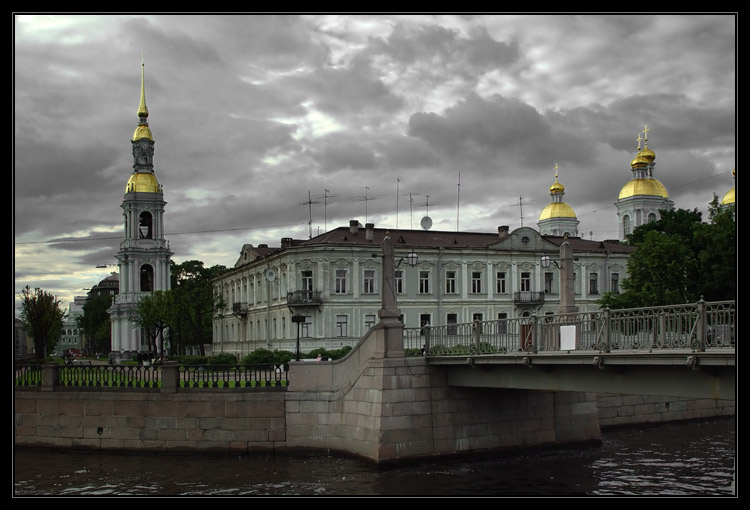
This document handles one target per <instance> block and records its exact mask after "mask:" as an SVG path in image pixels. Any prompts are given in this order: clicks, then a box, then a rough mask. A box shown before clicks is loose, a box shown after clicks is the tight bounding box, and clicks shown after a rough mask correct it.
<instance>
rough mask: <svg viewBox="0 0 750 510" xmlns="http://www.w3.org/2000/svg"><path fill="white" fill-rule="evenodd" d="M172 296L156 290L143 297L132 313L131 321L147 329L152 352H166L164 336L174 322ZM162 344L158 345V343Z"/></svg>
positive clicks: (166, 292) (167, 292)
mask: <svg viewBox="0 0 750 510" xmlns="http://www.w3.org/2000/svg"><path fill="white" fill-rule="evenodd" d="M173 310H174V307H173V303H172V295H171V293H170V292H169V291H164V290H155V291H153V292H152V293H151V294H148V295H146V296H143V297H141V299H139V300H138V304H137V305H136V307H135V310H134V311H133V313H132V316H131V320H132V321H133V322H134V323H135V324H137V325H138V326H139V327H141V328H143V329H145V330H146V331H147V332H148V335H149V345H150V346H151V351H152V352H154V353H156V352H164V334H165V332H166V329H167V328H168V327H169V325H170V324H171V323H172V320H173V313H174V312H173ZM159 341H160V342H161V344H157V342H159Z"/></svg>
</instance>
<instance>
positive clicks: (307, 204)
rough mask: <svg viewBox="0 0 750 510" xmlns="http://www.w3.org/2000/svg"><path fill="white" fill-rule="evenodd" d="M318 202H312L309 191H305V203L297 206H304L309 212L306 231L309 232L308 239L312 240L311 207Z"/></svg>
mask: <svg viewBox="0 0 750 510" xmlns="http://www.w3.org/2000/svg"><path fill="white" fill-rule="evenodd" d="M317 203H318V202H313V201H312V198H310V190H307V202H301V203H300V204H299V205H306V206H307V207H308V208H309V210H310V220H309V221H308V222H307V229H308V230H309V235H310V239H312V205H313V204H317Z"/></svg>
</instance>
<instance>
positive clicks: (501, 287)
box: [495, 271, 506, 294]
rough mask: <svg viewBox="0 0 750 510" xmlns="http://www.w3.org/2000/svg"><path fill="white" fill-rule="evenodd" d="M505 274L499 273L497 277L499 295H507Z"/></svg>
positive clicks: (496, 286)
mask: <svg viewBox="0 0 750 510" xmlns="http://www.w3.org/2000/svg"><path fill="white" fill-rule="evenodd" d="M505 281H506V280H505V272H503V271H498V272H497V273H496V275H495V282H496V285H495V291H496V292H497V293H498V294H505V292H506V291H505Z"/></svg>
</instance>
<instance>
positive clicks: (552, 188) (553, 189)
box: [549, 177, 565, 194]
mask: <svg viewBox="0 0 750 510" xmlns="http://www.w3.org/2000/svg"><path fill="white" fill-rule="evenodd" d="M564 191H565V186H563V185H562V184H560V183H559V182H558V181H557V177H555V184H553V185H552V186H550V187H549V192H550V193H552V194H554V193H563V192H564Z"/></svg>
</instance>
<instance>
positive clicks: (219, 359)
mask: <svg viewBox="0 0 750 510" xmlns="http://www.w3.org/2000/svg"><path fill="white" fill-rule="evenodd" d="M208 364H209V365H235V364H237V356H235V355H234V354H229V353H227V352H222V353H219V354H216V355H215V356H211V357H210V358H208Z"/></svg>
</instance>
